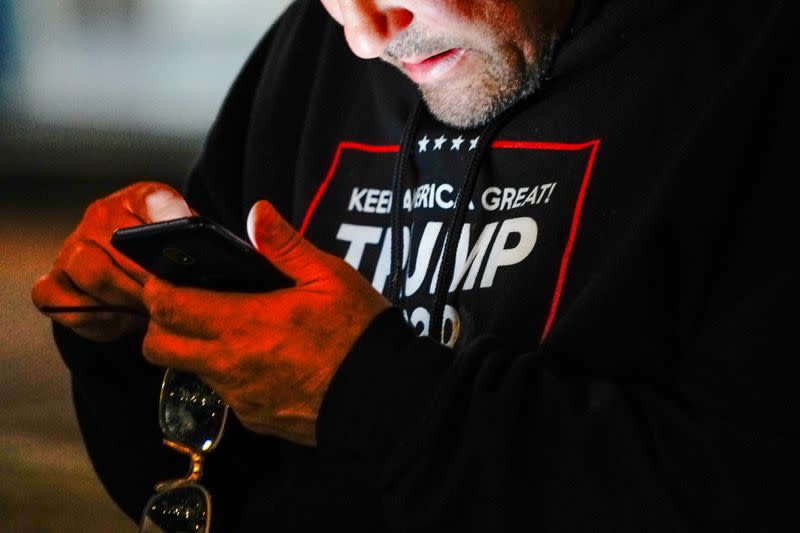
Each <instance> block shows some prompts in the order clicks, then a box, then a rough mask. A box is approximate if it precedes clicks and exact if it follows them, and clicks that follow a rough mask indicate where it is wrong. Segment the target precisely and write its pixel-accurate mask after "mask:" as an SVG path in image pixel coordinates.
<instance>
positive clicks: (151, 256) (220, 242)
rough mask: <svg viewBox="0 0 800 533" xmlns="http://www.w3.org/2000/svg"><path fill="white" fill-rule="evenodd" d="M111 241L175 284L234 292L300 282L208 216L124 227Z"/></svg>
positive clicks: (126, 253) (133, 258)
mask: <svg viewBox="0 0 800 533" xmlns="http://www.w3.org/2000/svg"><path fill="white" fill-rule="evenodd" d="M111 244H112V246H114V248H116V249H117V250H119V251H120V252H122V253H123V254H125V255H126V256H127V257H129V258H130V259H132V260H133V261H134V262H136V263H137V264H139V265H140V266H141V267H142V268H144V269H145V270H147V271H149V272H151V273H153V274H155V275H156V276H158V277H159V278H161V279H164V280H166V281H169V282H170V283H172V284H174V285H179V286H183V287H200V288H205V289H212V290H217V291H232V292H268V291H271V290H275V289H279V288H284V287H290V286H292V285H294V283H293V282H292V281H291V280H290V279H289V278H287V277H286V276H284V275H283V274H282V273H281V272H280V271H279V270H278V269H277V268H275V267H274V266H273V265H272V263H270V262H269V261H267V259H266V258H264V256H263V255H261V254H260V253H258V251H257V250H256V249H255V248H253V246H251V245H250V243H248V242H246V241H244V240H242V239H240V238H239V237H238V236H236V235H235V234H234V233H232V232H231V231H229V230H228V229H226V228H225V227H224V226H222V225H220V224H217V223H216V222H214V221H213V220H210V219H208V218H205V217H200V216H194V217H187V218H179V219H175V220H169V221H166V222H157V223H155V224H145V225H142V226H134V227H130V228H123V229H118V230H116V231H115V232H114V234H113V235H112V236H111Z"/></svg>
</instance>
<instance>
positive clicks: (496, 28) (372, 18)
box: [33, 0, 800, 531]
mask: <svg viewBox="0 0 800 533" xmlns="http://www.w3.org/2000/svg"><path fill="white" fill-rule="evenodd" d="M322 7H324V8H325V11H323V9H322ZM322 7H320V5H319V3H317V2H315V1H311V0H303V1H299V2H296V3H295V4H293V5H292V6H291V7H290V8H289V10H288V11H287V12H286V13H285V14H284V16H283V17H282V18H281V19H280V20H279V21H278V22H277V23H276V25H275V26H274V27H273V28H272V30H271V31H270V32H269V33H268V34H267V36H266V37H265V38H264V40H263V41H262V42H261V43H260V44H259V46H258V48H257V49H256V51H255V52H254V54H253V55H252V57H251V58H250V60H249V61H248V63H247V65H246V66H245V67H244V69H243V71H242V73H241V74H240V76H239V78H238V80H237V82H236V83H235V85H234V86H233V88H232V90H231V92H230V94H229V96H228V98H227V100H226V102H225V104H224V106H223V109H222V111H221V113H220V115H219V118H218V120H217V122H216V123H215V125H214V127H213V129H212V131H211V133H210V135H209V138H208V141H207V144H206V147H205V150H204V153H203V156H202V158H201V159H200V161H199V162H198V164H197V166H196V168H195V169H194V171H193V173H192V175H191V177H190V180H189V183H188V186H187V189H186V198H185V200H184V199H183V198H182V197H181V196H180V195H179V194H178V193H177V192H175V191H172V190H170V189H167V188H166V187H164V186H163V185H160V184H157V183H143V184H137V185H134V186H132V187H129V188H127V189H124V190H122V191H120V192H118V193H116V194H115V195H112V196H110V197H108V198H105V199H102V200H99V201H98V202H96V203H95V204H93V206H91V207H90V208H89V209H88V210H87V213H86V216H85V218H84V220H83V221H82V222H81V224H80V225H79V226H78V228H77V229H76V230H75V232H74V233H73V234H72V235H71V236H70V237H69V238H68V240H67V241H66V243H65V244H64V247H63V249H62V250H61V252H60V254H59V256H58V258H57V259H56V262H55V264H54V266H53V269H52V270H51V272H50V273H49V274H48V275H47V276H45V277H43V278H42V279H41V280H40V281H39V282H37V285H36V286H35V287H34V290H33V299H34V302H35V303H36V305H37V306H39V307H40V308H41V307H45V306H50V305H59V306H64V305H108V304H113V305H122V306H126V307H130V308H133V309H138V310H140V311H142V312H144V313H145V314H146V315H147V316H148V318H147V319H142V318H140V317H137V316H136V315H132V314H125V313H107V314H102V315H85V314H77V313H75V314H68V313H67V314H54V315H53V318H54V320H55V322H56V323H55V335H56V340H57V342H58V345H59V347H60V349H61V351H62V354H63V355H64V359H65V361H66V363H67V365H68V366H69V367H70V369H71V371H72V375H73V379H74V384H75V402H76V408H77V410H78V414H79V418H80V422H81V426H82V428H83V431H84V436H85V438H86V442H87V447H88V450H89V453H90V455H91V457H92V459H93V461H94V464H95V466H96V468H97V471H98V474H99V475H100V477H101V479H102V480H103V481H104V483H105V484H106V486H107V488H108V490H109V492H110V493H111V495H112V496H113V497H114V498H115V499H116V501H117V502H118V503H119V504H120V505H121V506H122V508H123V509H125V510H126V512H128V513H129V514H130V515H131V517H132V518H134V519H135V518H137V517H138V514H139V511H140V509H141V507H142V505H143V504H144V502H145V500H146V498H147V497H148V496H149V495H150V492H151V488H152V484H153V483H154V482H155V481H158V480H159V479H166V478H167V477H168V475H167V472H170V473H176V470H177V469H178V468H180V466H179V465H176V463H175V457H173V456H172V455H170V454H171V452H170V451H169V450H162V449H161V447H159V444H158V443H159V439H160V437H159V435H160V433H159V430H158V428H157V426H156V421H155V420H154V412H155V409H154V405H155V401H156V396H157V389H158V383H159V379H160V375H161V374H160V373H161V372H162V371H163V370H162V369H160V367H171V368H176V369H179V370H185V371H189V372H193V373H196V374H198V375H199V376H200V377H201V378H202V379H203V380H205V381H206V382H207V383H209V384H210V385H211V386H212V387H213V388H214V389H215V390H216V391H217V392H218V393H219V394H220V395H221V396H222V397H223V398H224V399H225V400H226V401H227V402H228V403H229V404H230V406H231V408H232V410H233V412H234V413H235V415H236V420H234V421H233V424H232V427H231V428H230V429H229V431H228V433H227V434H226V435H225V437H224V439H223V440H222V443H221V444H220V447H219V448H218V449H217V450H215V451H214V453H213V454H212V455H211V456H210V457H209V459H208V464H207V467H206V468H207V474H206V476H205V477H204V482H203V483H204V485H206V486H207V487H208V488H209V491H210V492H211V494H212V497H213V498H214V499H215V502H216V503H215V506H216V507H215V509H216V510H215V513H216V516H215V518H214V520H215V528H218V530H221V531H236V530H241V531H262V530H263V531H302V530H311V529H319V528H321V527H326V526H327V527H336V526H342V527H347V528H349V529H350V530H362V529H363V530H371V531H377V530H399V531H417V530H422V531H434V530H435V531H440V530H456V529H458V530H505V529H512V528H513V527H517V526H516V525H517V524H525V528H526V529H531V530H541V531H628V530H632V531H676V530H687V529H699V530H714V529H719V530H725V529H744V530H755V529H758V530H766V531H783V530H786V529H787V528H790V525H791V522H792V520H794V521H796V520H797V514H796V511H794V506H793V498H791V495H792V492H791V490H789V489H786V488H785V487H787V486H791V483H792V482H793V481H794V480H795V479H796V474H797V473H799V470H798V460H797V453H796V450H797V444H798V429H800V428H799V427H798V422H797V416H796V409H797V407H798V396H797V394H796V393H795V385H794V381H795V380H794V379H793V377H792V374H791V373H790V372H789V368H791V360H792V359H793V358H794V357H793V354H794V353H795V352H796V350H791V349H790V346H792V345H794V344H795V343H793V342H792V340H793V338H792V337H791V336H790V332H791V331H792V327H793V326H794V324H795V322H796V320H795V319H796V317H797V313H796V312H794V306H793V304H794V298H796V297H797V287H798V284H797V279H796V276H795V274H796V273H797V268H796V267H797V262H796V259H795V258H794V255H793V254H792V253H790V248H791V246H787V245H786V244H787V243H791V242H793V241H791V240H789V239H793V238H794V230H796V228H797V223H796V220H795V219H794V218H793V217H792V216H791V206H792V203H791V202H792V200H791V198H792V197H791V195H789V194H786V193H785V192H784V191H783V188H784V187H785V186H786V185H787V181H788V180H787V179H786V178H785V177H784V176H786V174H784V171H782V169H784V168H793V166H787V164H788V163H789V162H790V157H791V154H792V150H791V148H790V144H789V143H790V139H791V138H792V136H791V134H790V132H791V131H793V130H790V124H789V122H788V120H787V119H786V118H785V117H786V116H788V115H790V114H791V109H796V108H797V103H796V99H795V96H794V95H795V94H796V93H795V90H796V89H797V68H796V67H797V62H796V59H795V58H794V54H792V53H790V48H791V47H790V44H789V43H790V33H789V21H790V20H792V17H789V16H788V13H787V11H788V8H787V7H786V6H785V3H784V2H778V1H774V2H767V3H760V4H756V3H750V2H738V3H737V2H734V3H727V4H726V5H725V6H724V7H719V6H717V5H714V4H713V3H712V2H699V3H698V2H693V3H687V5H682V4H680V3H674V2H653V3H649V4H647V5H642V4H641V3H634V2H631V1H629V0H609V1H606V2H601V1H590V0H584V1H581V2H577V3H575V4H574V3H573V2H572V1H570V0H563V1H561V0H490V1H485V2H469V1H467V0H464V1H451V2H439V1H430V0H397V1H393V2H389V1H374V0H323V2H322ZM326 11H327V13H326ZM328 15H330V17H329V16H328ZM331 19H333V20H331ZM334 21H335V22H334ZM337 23H338V24H337ZM339 25H341V26H342V27H343V29H344V32H343V33H344V38H343V36H342V31H341V28H340V27H339ZM348 47H349V49H350V50H348ZM350 52H353V53H355V55H356V56H359V57H358V58H356V57H353V54H351V53H350ZM420 98H421V99H422V101H423V102H424V104H419V100H420ZM786 177H788V176H786ZM264 199H268V200H269V203H267V202H265V201H263V200H264ZM192 210H194V211H195V212H199V213H201V214H204V215H207V216H210V217H211V218H214V219H216V220H218V221H220V222H222V223H223V224H225V225H226V226H228V227H230V228H231V229H232V230H234V231H236V232H238V233H239V234H240V235H243V236H244V235H247V236H248V237H249V239H250V240H251V242H252V243H253V244H254V245H255V246H256V247H257V249H258V250H259V251H260V252H261V253H262V254H263V255H264V256H266V257H267V258H268V259H269V260H270V261H272V262H273V263H274V264H275V265H276V266H277V267H278V268H279V269H281V270H282V271H283V272H284V273H285V274H287V275H288V276H289V277H291V278H292V279H293V280H294V281H295V284H296V287H294V288H292V289H285V290H281V291H277V292H274V293H267V294H256V295H241V294H225V293H216V292H213V291H204V290H198V289H179V288H176V287H173V286H170V285H169V284H167V283H165V282H163V281H159V280H158V279H155V278H153V277H152V276H150V275H149V274H148V273H147V272H145V271H143V270H141V269H140V268H139V267H137V266H136V265H134V264H132V263H131V262H130V261H127V260H125V258H124V257H121V256H120V255H119V254H118V253H117V252H115V251H114V250H113V249H112V248H111V247H110V246H109V244H108V238H109V236H110V234H111V232H112V231H113V229H115V228H117V227H123V226H131V225H136V224H140V223H143V222H151V221H158V220H167V219H170V218H176V217H180V216H187V215H189V214H190V213H191V212H192ZM293 227H294V228H296V230H295V229H293ZM395 235H397V236H400V235H402V237H398V238H396V239H393V236H395ZM142 355H144V358H143V357H142ZM144 359H146V360H147V362H145V361H144ZM148 362H149V363H151V364H148ZM237 421H238V422H240V423H241V426H240V425H239V424H238V422H237ZM795 525H796V524H795Z"/></svg>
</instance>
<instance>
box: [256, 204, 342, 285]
mask: <svg viewBox="0 0 800 533" xmlns="http://www.w3.org/2000/svg"><path fill="white" fill-rule="evenodd" d="M247 234H248V236H249V237H250V242H252V243H253V246H255V247H256V249H257V250H258V251H259V252H260V253H261V255H263V256H264V257H266V258H267V259H268V260H269V262H270V263H272V264H273V265H275V267H277V268H278V270H280V271H281V272H283V273H284V274H285V275H286V276H288V277H290V278H291V279H293V280H295V281H296V282H297V284H298V285H302V284H303V283H310V282H312V281H315V280H318V279H320V278H321V277H323V276H324V275H325V273H326V271H327V265H328V254H326V253H325V252H323V251H321V250H320V249H318V248H317V247H316V246H314V245H313V244H311V243H310V242H308V241H307V240H305V239H304V238H303V237H302V236H301V235H300V234H299V233H297V232H296V231H295V230H294V228H292V226H291V225H290V224H289V223H288V222H287V221H286V220H284V218H283V217H281V215H280V213H278V211H277V210H276V209H275V208H274V207H273V206H272V204H270V203H269V202H267V201H266V200H261V201H258V202H256V203H255V204H253V207H252V208H251V209H250V214H249V215H248V216H247Z"/></svg>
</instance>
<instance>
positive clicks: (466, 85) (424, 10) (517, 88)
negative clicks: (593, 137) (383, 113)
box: [321, 0, 573, 128]
mask: <svg viewBox="0 0 800 533" xmlns="http://www.w3.org/2000/svg"><path fill="white" fill-rule="evenodd" d="M321 1H322V4H323V5H324V6H325V8H326V9H327V10H328V12H329V13H330V14H331V16H333V18H334V19H336V20H337V21H338V22H339V23H340V24H342V26H344V31H345V37H346V38H347V42H348V44H349V45H350V48H351V49H352V50H353V52H354V53H355V54H356V55H357V56H359V57H363V58H374V57H380V58H381V59H383V60H384V61H386V62H388V63H391V64H392V65H394V66H396V67H397V68H399V69H400V70H402V71H403V72H404V73H405V74H406V75H407V76H408V77H409V78H410V79H411V80H412V81H414V82H415V83H416V84H417V85H418V86H419V88H420V90H421V91H422V95H423V97H424V98H425V102H426V103H427V104H428V108H429V109H430V110H431V112H432V113H433V114H434V116H436V117H437V118H438V119H439V120H441V121H442V122H445V123H447V124H451V125H453V126H456V127H461V128H468V127H475V126H479V125H481V124H484V123H486V122H487V121H489V120H491V119H492V118H493V117H494V116H496V115H497V114H498V113H499V112H501V111H502V110H504V109H505V108H507V107H508V106H510V105H511V104H513V103H514V102H516V101H518V100H519V99H521V98H523V97H525V96H528V95H529V94H531V93H532V92H533V91H534V90H536V88H537V87H538V84H539V82H540V77H541V76H542V75H543V71H544V69H545V68H546V65H547V62H548V61H549V59H550V54H551V52H552V47H553V44H554V42H555V39H556V37H557V35H558V32H559V30H560V29H561V28H562V27H563V25H564V24H565V23H566V21H567V19H568V18H569V15H570V13H571V11H572V7H573V0H321Z"/></svg>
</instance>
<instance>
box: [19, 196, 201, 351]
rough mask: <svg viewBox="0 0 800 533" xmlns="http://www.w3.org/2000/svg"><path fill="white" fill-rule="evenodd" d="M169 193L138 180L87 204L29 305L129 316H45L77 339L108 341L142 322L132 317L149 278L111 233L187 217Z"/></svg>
mask: <svg viewBox="0 0 800 533" xmlns="http://www.w3.org/2000/svg"><path fill="white" fill-rule="evenodd" d="M191 215H192V212H191V210H190V209H189V206H188V205H187V204H186V201H185V200H184V199H183V197H182V196H181V195H180V194H179V193H178V192H177V191H175V189H173V188H171V187H169V186H167V185H164V184H163V183H157V182H140V183H136V184H134V185H131V186H129V187H126V188H124V189H122V190H120V191H117V192H115V193H114V194H112V195H110V196H107V197H105V198H102V199H100V200H97V201H95V202H94V203H92V204H91V205H90V206H89V207H88V209H86V212H85V213H84V215H83V219H82V220H81V222H80V224H78V227H77V228H76V229H75V231H73V232H72V233H71V234H70V235H69V237H67V239H66V240H65V241H64V244H63V245H62V247H61V250H60V251H59V252H58V255H57V256H56V259H55V262H54V263H53V266H52V267H51V269H50V272H48V273H47V274H45V275H44V276H42V277H41V278H39V279H38V280H37V281H36V283H35V284H34V286H33V289H32V290H31V299H32V300H33V303H34V305H35V306H36V307H37V308H38V309H39V310H40V311H42V309H43V308H45V307H77V306H91V307H94V306H107V305H114V306H123V307H128V308H130V309H132V310H134V312H132V313H128V312H92V313H85V312H84V313H77V312H76V313H69V312H58V313H47V312H45V311H42V312H43V313H44V314H46V315H47V316H49V317H51V318H52V319H53V320H55V321H56V322H58V323H59V324H62V325H64V326H66V327H68V328H70V329H72V330H73V331H75V332H76V333H77V334H78V335H80V336H82V337H85V338H87V339H89V340H93V341H97V342H109V341H112V340H115V339H118V338H120V337H122V336H124V335H126V334H128V333H132V332H133V331H135V330H137V329H142V330H143V329H145V328H146V326H147V319H146V318H145V317H144V316H141V315H138V314H136V313H135V311H139V312H141V313H142V314H144V313H145V312H146V308H145V307H144V305H143V304H142V287H143V286H144V284H145V282H146V281H147V279H148V278H149V277H150V275H151V274H149V273H148V272H147V271H145V270H143V269H142V268H141V267H139V266H138V265H137V264H136V263H134V262H133V261H131V260H130V259H128V258H126V257H125V256H124V255H122V254H121V253H119V252H118V251H117V250H116V249H114V247H112V246H111V234H112V233H113V232H114V230H116V229H119V228H125V227H130V226H139V225H141V224H149V223H152V222H162V221H165V220H172V219H175V218H181V217H187V216H191Z"/></svg>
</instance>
